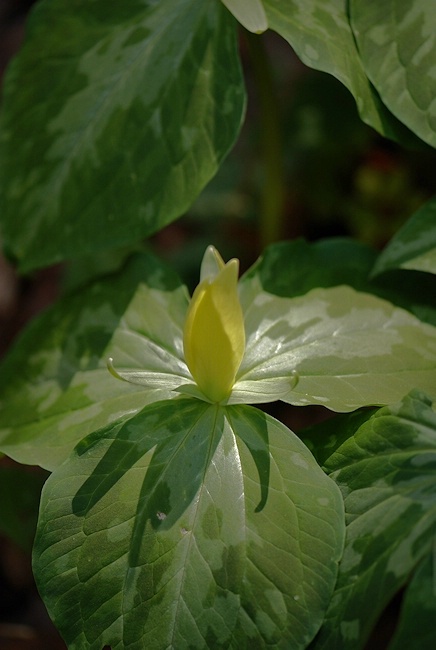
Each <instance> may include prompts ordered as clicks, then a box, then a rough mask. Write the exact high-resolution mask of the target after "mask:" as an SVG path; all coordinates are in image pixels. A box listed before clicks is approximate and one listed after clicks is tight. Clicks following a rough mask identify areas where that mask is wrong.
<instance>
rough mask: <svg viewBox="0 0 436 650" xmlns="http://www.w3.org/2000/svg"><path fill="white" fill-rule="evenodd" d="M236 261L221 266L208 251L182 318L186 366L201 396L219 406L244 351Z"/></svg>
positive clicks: (222, 263) (226, 394)
mask: <svg viewBox="0 0 436 650" xmlns="http://www.w3.org/2000/svg"><path fill="white" fill-rule="evenodd" d="M238 272H239V261H238V260H236V259H232V260H230V262H227V264H224V262H223V260H222V258H221V256H220V255H219V253H218V251H217V250H216V249H215V248H213V247H212V246H210V247H209V249H208V251H207V255H206V256H205V263H204V266H203V267H202V276H204V275H206V277H202V279H201V281H200V284H199V285H198V286H197V288H196V289H195V291H194V294H193V296H192V299H191V303H190V305H189V308H188V313H187V316H186V321H185V327H184V333H183V347H184V353H185V361H186V364H187V366H188V368H189V370H190V372H191V374H192V376H193V378H194V380H195V382H196V384H197V386H198V387H199V389H200V390H201V391H202V393H203V394H204V395H205V397H207V398H208V399H209V400H210V401H211V402H221V401H223V400H225V399H226V398H227V397H228V396H229V395H230V393H231V390H232V388H233V384H234V383H235V377H236V373H237V371H238V369H239V366H240V365H241V361H242V357H243V356H244V350H245V331H244V318H243V314H242V308H241V305H240V302H239V297H238V288H237V284H238Z"/></svg>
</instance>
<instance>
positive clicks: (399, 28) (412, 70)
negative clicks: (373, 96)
mask: <svg viewBox="0 0 436 650" xmlns="http://www.w3.org/2000/svg"><path fill="white" fill-rule="evenodd" d="M350 16H351V25H352V28H353V33H354V35H355V38H356V42H357V47H358V49H359V52H360V56H361V60H362V64H363V67H364V69H365V72H366V74H367V75H368V77H369V79H370V80H371V82H372V83H373V84H374V86H375V88H376V89H377V90H378V92H379V93H380V97H381V99H382V101H383V102H384V104H386V106H387V107H388V108H389V110H390V111H391V112H392V113H393V114H394V115H395V116H396V117H397V118H399V119H400V120H401V121H402V122H403V123H404V124H406V125H407V126H408V127H409V128H410V129H411V130H412V131H413V132H414V133H416V134H417V135H419V137H420V138H422V139H423V140H424V141H425V142H427V143H428V144H430V145H431V146H433V147H434V146H436V101H435V96H436V74H435V73H436V63H435V60H436V43H435V38H434V35H435V31H436V12H435V10H434V5H433V4H432V3H431V2H428V1H427V0H414V2H412V3H411V2H407V1H405V0H387V1H386V2H362V0H351V2H350Z"/></svg>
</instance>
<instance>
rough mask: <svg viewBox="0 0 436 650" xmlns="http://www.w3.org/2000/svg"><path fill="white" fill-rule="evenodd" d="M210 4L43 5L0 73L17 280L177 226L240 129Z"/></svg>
mask: <svg viewBox="0 0 436 650" xmlns="http://www.w3.org/2000/svg"><path fill="white" fill-rule="evenodd" d="M235 26H236V25H235V22H234V20H233V18H232V17H231V16H230V15H229V13H228V12H227V10H226V9H225V8H224V6H223V5H222V4H221V3H220V2H217V0H203V1H202V2H198V1H197V0H167V1H166V2H149V1H148V0H125V1H124V2H122V3H107V2H105V1H104V0H95V1H94V2H92V3H90V2H89V0H74V1H71V0H41V2H39V3H38V4H37V6H36V7H35V10H34V11H33V13H32V15H31V17H30V20H29V23H28V29H27V39H26V42H25V44H24V46H23V48H22V50H21V52H20V53H19V55H18V56H17V58H16V60H15V61H14V62H13V64H12V65H11V67H10V69H9V71H8V74H7V75H6V81H5V88H4V99H3V120H2V128H1V134H0V135H1V138H0V143H1V159H0V163H1V190H2V191H1V196H2V203H1V206H0V208H1V209H0V213H1V218H2V230H3V237H4V243H5V246H6V248H7V250H8V251H9V253H10V254H11V255H14V256H15V257H16V258H17V259H18V262H19V264H20V267H21V269H23V270H27V269H30V268H34V267H38V266H42V265H46V264H49V263H52V262H55V261H58V260H61V259H64V258H72V257H75V256H77V254H78V251H79V252H80V255H83V254H85V253H90V252H93V251H103V250H107V249H111V248H116V247H119V246H122V245H127V244H131V243H135V242H138V241H139V240H140V239H142V238H143V237H144V236H146V235H149V234H151V233H153V232H155V231H156V230H159V228H162V226H164V225H165V224H167V223H169V222H170V221H172V220H174V219H175V218H177V217H179V216H180V215H181V214H182V213H183V212H184V211H185V210H186V209H187V208H188V207H189V205H190V204H191V203H192V202H193V200H194V199H195V198H196V196H197V195H198V194H199V192H200V191H201V189H202V188H203V186H204V185H205V184H206V183H207V182H208V181H209V180H210V178H211V177H212V176H213V175H214V174H215V172H216V170H217V169H218V167H219V165H220V162H221V160H222V158H223V157H224V156H225V154H226V153H227V151H228V150H229V148H230V147H231V146H232V144H233V142H234V140H235V138H236V136H237V134H238V132H239V128H240V124H241V119H242V115H243V110H244V102H245V94H244V88H243V83H242V77H241V70H240V63H239V58H238V53H237V44H236V29H235Z"/></svg>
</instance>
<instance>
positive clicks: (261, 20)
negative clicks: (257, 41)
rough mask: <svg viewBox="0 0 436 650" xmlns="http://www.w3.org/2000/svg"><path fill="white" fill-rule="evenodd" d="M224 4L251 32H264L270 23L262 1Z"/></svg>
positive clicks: (230, 0)
mask: <svg viewBox="0 0 436 650" xmlns="http://www.w3.org/2000/svg"><path fill="white" fill-rule="evenodd" d="M222 3H223V4H224V5H225V6H226V7H227V9H228V10H229V11H231V12H232V14H233V15H234V16H235V18H236V19H237V20H239V22H240V23H241V24H242V25H243V26H244V27H245V28H246V29H248V30H249V31H250V32H255V33H257V34H259V33H260V32H264V31H265V30H266V29H267V27H268V23H267V20H266V16H265V10H264V8H263V4H262V0H222Z"/></svg>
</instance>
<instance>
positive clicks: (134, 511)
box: [34, 398, 344, 650]
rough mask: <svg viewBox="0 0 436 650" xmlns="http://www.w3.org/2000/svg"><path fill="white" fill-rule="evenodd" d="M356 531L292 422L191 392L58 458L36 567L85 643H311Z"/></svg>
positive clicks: (71, 640) (59, 611)
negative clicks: (348, 532)
mask: <svg viewBox="0 0 436 650" xmlns="http://www.w3.org/2000/svg"><path fill="white" fill-rule="evenodd" d="M153 449H154V451H153ZM269 459H270V462H269ZM265 463H266V465H265ZM268 465H270V468H269V469H268ZM265 469H267V474H268V479H269V480H268V487H267V495H266V500H263V503H262V505H261V509H260V511H259V508H258V506H259V501H260V499H261V495H262V492H263V491H264V488H265V485H266V484H265V479H266V478H267V474H265V471H264V470H265ZM343 528H344V522H343V506H342V500H341V497H340V493H339V491H338V490H337V488H336V486H335V484H334V483H333V481H331V480H330V479H329V478H328V477H327V476H326V475H325V474H324V473H323V472H322V471H321V470H320V468H319V467H318V465H317V464H316V462H315V461H314V459H313V457H312V456H311V454H310V453H309V452H308V450H307V449H306V448H305V446H304V445H303V444H302V443H301V442H300V441H299V440H298V439H297V438H296V437H295V436H294V435H293V434H292V433H291V432H290V431H289V430H288V429H287V428H286V427H284V426H283V425H281V424H280V423H278V422H276V421H275V420H273V419H272V418H270V417H269V416H267V415H265V414H263V413H261V412H260V411H256V410H255V409H253V408H251V407H245V406H243V407H241V406H235V407H226V408H224V407H219V406H216V405H210V404H206V403H205V402H201V401H199V400H192V399H189V398H188V399H187V398H181V399H179V400H172V401H166V402H160V403H157V404H152V405H149V406H147V407H146V408H144V409H143V411H141V412H140V413H138V414H136V415H135V416H134V417H133V418H132V419H131V420H130V421H128V422H125V423H116V424H114V425H109V426H108V427H106V428H105V429H103V430H101V431H99V432H98V433H97V434H95V435H92V436H90V437H88V438H87V439H85V440H84V441H82V442H81V443H80V444H79V445H78V447H77V448H76V450H75V452H74V453H73V454H72V455H71V457H70V458H69V459H68V460H67V461H66V462H65V463H64V464H63V465H61V466H60V467H59V468H57V469H56V470H55V472H54V473H53V474H52V476H51V477H50V478H49V480H48V481H47V483H46V486H45V489H44V492H43V497H42V504H41V514H40V521H39V526H38V532H37V538H36V541H35V547H34V570H35V575H36V579H37V582H38V587H39V589H40V591H41V593H42V595H43V597H44V599H45V602H46V605H47V607H48V610H49V612H50V615H51V616H52V617H53V619H54V622H55V624H56V625H57V626H58V628H59V629H60V631H61V633H62V635H63V636H64V639H65V641H66V642H67V644H68V647H69V648H70V649H71V650H75V649H79V648H80V649H82V648H84V647H86V648H88V649H89V650H97V649H98V650H100V649H101V648H102V647H103V646H104V645H109V646H110V647H111V648H112V650H121V648H126V647H129V648H131V649H132V650H140V649H142V648H150V649H152V648H156V649H157V648H170V647H174V648H188V647H189V648H201V649H206V648H211V647H213V648H216V649H217V650H219V648H223V649H224V648H226V649H230V648H231V649H234V650H236V649H239V648H248V647H267V646H269V647H271V646H273V647H277V648H289V647H292V648H295V649H296V650H298V649H299V648H301V649H303V648H305V647H306V645H307V643H308V642H309V641H310V640H311V639H312V638H313V636H314V634H315V633H316V631H317V630H318V628H319V626H320V624H321V622H322V618H323V615H324V612H325V608H326V606H327V604H328V602H329V598H330V595H331V592H332V590H333V587H334V582H335V579H336V574H337V563H338V560H339V558H340V555H341V551H342V544H343Z"/></svg>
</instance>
